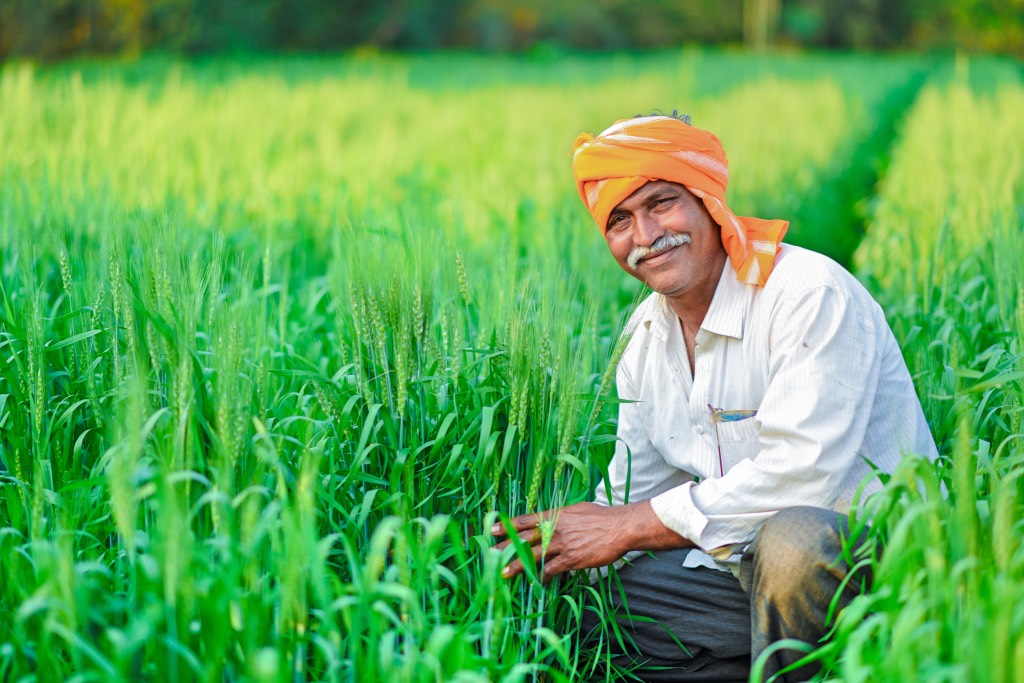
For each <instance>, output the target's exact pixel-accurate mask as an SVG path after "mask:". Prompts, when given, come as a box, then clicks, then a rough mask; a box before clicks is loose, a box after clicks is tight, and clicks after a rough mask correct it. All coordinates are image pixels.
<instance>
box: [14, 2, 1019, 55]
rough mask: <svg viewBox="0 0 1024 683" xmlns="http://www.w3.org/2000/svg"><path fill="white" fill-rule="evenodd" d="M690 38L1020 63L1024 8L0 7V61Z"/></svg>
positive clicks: (627, 44) (621, 45) (658, 42)
mask: <svg viewBox="0 0 1024 683" xmlns="http://www.w3.org/2000/svg"><path fill="white" fill-rule="evenodd" d="M686 42H699V43H705V44H723V43H740V42H746V43H748V44H752V45H755V46H764V45H769V44H783V45H797V46H807V47H819V48H854V49H868V50H873V49H901V50H902V49H909V50H921V49H926V50H928V49H948V48H958V49H965V50H971V51H985V52H998V53H1006V54H1014V55H1017V56H1024V0H645V1H644V2H643V3H638V2H635V1H634V0H0V58H4V57H10V56H27V57H34V58H38V59H45V60H51V59H61V58H65V57H70V56H73V55H80V54H127V55H133V54H138V53H140V52H144V51H148V50H160V51H170V52H176V53H182V54H201V53H211V52H239V51H322V50H344V49H349V48H354V47H362V46H370V47H380V48H385V49H395V50H427V49H437V48H451V47H457V48H470V49H481V50H495V51H508V50H513V51H521V50H529V49H531V48H534V47H537V46H548V47H557V48H582V49H636V48H656V47H663V46H668V45H678V44H680V43H686Z"/></svg>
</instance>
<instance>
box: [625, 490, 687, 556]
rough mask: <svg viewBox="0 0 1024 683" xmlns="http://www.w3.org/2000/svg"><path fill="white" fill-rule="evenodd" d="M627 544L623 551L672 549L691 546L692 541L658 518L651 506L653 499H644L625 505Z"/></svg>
mask: <svg viewBox="0 0 1024 683" xmlns="http://www.w3.org/2000/svg"><path fill="white" fill-rule="evenodd" d="M623 513H624V519H623V520H622V523H623V527H624V529H625V539H624V541H625V542H626V544H628V545H629V547H628V548H625V549H624V551H623V552H626V551H629V550H670V549H674V548H689V547H692V546H693V545H694V543H693V542H692V541H690V540H689V539H688V538H686V537H684V536H680V535H679V534H678V533H676V532H675V531H673V530H672V529H669V528H668V527H667V526H665V524H664V523H663V522H662V521H661V519H659V518H658V515H657V514H656V513H655V512H654V508H653V507H652V506H651V501H649V500H642V501H639V502H636V503H630V504H629V505H625V506H623Z"/></svg>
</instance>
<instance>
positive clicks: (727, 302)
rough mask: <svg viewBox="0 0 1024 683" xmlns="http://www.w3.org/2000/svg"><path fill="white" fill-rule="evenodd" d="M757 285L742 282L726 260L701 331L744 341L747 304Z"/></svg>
mask: <svg viewBox="0 0 1024 683" xmlns="http://www.w3.org/2000/svg"><path fill="white" fill-rule="evenodd" d="M754 288H755V285H750V284H747V283H745V282H740V280H739V279H738V278H737V277H736V270H735V269H734V268H733V267H732V263H731V262H730V261H729V259H726V260H725V267H724V268H722V277H721V278H719V280H718V287H716V288H715V296H714V297H712V299H711V306H710V307H709V308H708V312H707V314H706V315H705V316H704V322H703V323H701V325H700V326H701V329H705V330H707V331H708V332H711V333H712V334H719V335H722V336H725V337H734V338H736V339H743V323H744V320H745V317H746V312H747V308H748V306H747V304H748V302H749V301H750V297H751V296H753V293H754Z"/></svg>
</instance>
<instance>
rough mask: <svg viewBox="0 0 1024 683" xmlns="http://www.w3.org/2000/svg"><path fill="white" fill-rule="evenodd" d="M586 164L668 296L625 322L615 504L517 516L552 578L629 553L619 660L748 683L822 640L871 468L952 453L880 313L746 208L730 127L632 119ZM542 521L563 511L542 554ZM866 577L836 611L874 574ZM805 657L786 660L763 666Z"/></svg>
mask: <svg viewBox="0 0 1024 683" xmlns="http://www.w3.org/2000/svg"><path fill="white" fill-rule="evenodd" d="M573 169H574V173H575V177H576V182H577V187H578V189H579V193H580V197H581V198H582V199H583V202H584V204H585V205H586V207H587V209H588V211H589V212H590V214H591V215H592V216H593V218H594V220H595V222H596V223H597V227H598V228H599V229H600V230H601V232H602V234H603V235H604V237H605V239H606V240H607V242H608V247H609V249H610V250H611V253H612V255H613V256H614V258H615V259H616V261H617V262H618V263H619V265H620V266H622V268H623V269H625V270H626V272H628V273H630V274H631V275H633V276H634V277H636V278H637V279H639V280H641V281H642V282H644V283H645V284H646V285H647V286H648V287H650V288H651V289H652V290H653V293H652V294H651V295H650V296H649V297H648V298H647V299H646V300H645V301H644V302H643V303H642V304H641V305H640V306H639V307H638V309H637V311H636V312H635V313H634V315H633V316H632V318H631V321H630V324H629V326H628V329H627V334H629V335H631V336H630V338H629V342H628V345H627V347H626V350H625V353H624V354H623V357H622V360H621V362H620V363H619V367H618V373H617V384H618V394H619V397H620V398H621V399H624V400H625V401H626V402H624V403H622V404H621V407H620V411H619V423H618V437H619V441H618V443H617V446H616V451H615V456H614V458H613V460H612V463H611V466H610V468H609V477H608V481H607V483H606V485H603V486H601V487H599V490H598V491H597V494H596V497H597V502H596V503H581V504H578V505H573V506H570V507H566V508H562V509H560V510H553V511H546V512H541V513H537V514H527V515H522V516H520V517H517V518H515V519H513V520H512V526H513V528H514V531H515V533H517V534H518V535H519V536H520V537H521V538H523V539H526V540H528V541H529V542H531V543H532V544H533V546H534V556H535V558H536V559H537V560H538V562H539V561H540V560H541V559H543V563H544V564H543V566H544V572H545V574H546V575H547V576H552V575H555V574H559V573H562V572H565V571H570V570H575V569H585V568H593V567H602V566H605V565H609V564H612V563H614V562H616V561H618V560H620V559H623V558H625V560H626V563H625V564H624V565H623V566H622V567H621V568H620V570H619V571H618V579H619V581H620V582H621V586H622V588H623V590H624V592H625V595H626V598H627V605H628V614H629V615H630V617H629V618H624V619H625V621H624V625H625V626H626V627H627V630H628V632H629V634H630V636H631V640H632V642H631V643H630V646H629V647H628V648H627V649H626V650H625V651H623V652H621V653H619V655H618V656H619V658H620V660H621V661H619V662H617V664H620V665H623V666H632V665H642V667H643V668H641V669H640V670H639V671H637V672H636V673H637V675H638V676H640V677H641V678H642V679H643V680H650V681H658V680H664V681H745V680H747V677H748V676H749V672H750V667H751V662H752V661H753V660H755V659H756V658H757V657H758V655H759V654H760V653H761V652H762V651H764V650H765V649H766V648H767V647H768V646H769V645H770V644H771V643H773V642H776V641H778V640H782V639H786V638H793V639H797V640H801V641H804V642H806V643H811V644H814V643H817V642H819V640H820V639H821V638H822V637H823V636H824V634H825V632H826V628H827V624H826V616H827V614H828V608H829V603H830V601H831V600H832V598H833V596H835V595H836V593H837V592H838V591H839V589H840V587H841V586H843V582H844V579H846V578H847V576H846V575H847V572H848V567H847V565H846V564H845V563H844V562H843V561H842V560H841V559H840V555H841V552H842V538H843V536H844V534H845V532H846V524H847V518H846V516H845V514H844V513H845V512H846V511H847V510H848V508H849V505H850V501H851V498H852V497H853V495H854V492H855V491H856V489H857V487H858V485H859V484H860V482H861V481H862V480H863V479H864V477H865V475H867V474H869V472H870V469H871V465H872V464H873V465H874V466H875V467H877V468H879V469H881V470H883V471H888V472H891V471H892V470H893V468H894V467H895V465H896V463H897V462H898V461H899V459H900V458H901V457H902V456H903V454H905V453H909V452H915V453H922V454H926V455H929V456H931V457H934V456H935V444H934V441H933V439H932V437H931V434H930V432H929V429H928V425H927V423H926V422H925V419H924V416H923V413H922V411H921V406H920V403H919V402H918V399H917V396H916V394H915V392H914V387H913V384H912V382H911V378H910V375H909V373H908V372H907V368H906V365H905V364H904V362H903V358H902V355H901V354H900V350H899V348H898V346H897V343H896V340H895V338H894V337H893V335H892V332H891V331H890V329H889V326H888V324H887V323H886V321H885V317H884V315H883V313H882V311H881V309H880V308H879V306H878V305H877V304H876V303H875V302H874V300H873V299H872V298H871V296H870V295H869V294H868V293H867V291H866V290H865V289H864V288H863V287H862V286H861V285H860V284H859V283H858V282H857V280H856V279H854V278H853V277H852V276H851V275H850V274H849V273H848V272H846V271H845V270H844V269H843V268H842V267H840V266H839V265H837V264H836V263H835V262H833V261H831V260H829V259H828V258H826V257H824V256H821V255H819V254H816V253H813V252H810V251H807V250H804V249H800V248H798V247H793V246H790V245H784V244H782V242H781V240H782V237H783V235H784V234H785V232H786V229H787V227H788V223H786V222H785V221H766V220H761V219H757V218H749V217H739V216H736V215H735V214H734V213H733V212H732V211H731V210H730V209H729V207H728V205H727V204H726V202H725V190H726V186H727V184H728V165H727V162H726V158H725V153H724V151H723V150H722V146H721V144H720V143H719V141H718V139H717V138H716V137H715V136H714V135H712V134H711V133H709V132H707V131H705V130H701V129H699V128H696V127H693V126H690V125H689V122H688V121H683V120H680V119H677V118H674V117H669V116H649V117H636V118H633V119H628V120H625V121H620V122H618V123H616V124H615V125H613V126H612V127H610V128H608V129H607V130H605V131H604V132H603V133H601V134H600V135H599V136H597V137H596V138H595V137H593V136H591V135H588V134H584V135H581V136H580V137H579V138H578V139H577V140H576V145H575V154H574V160H573ZM541 519H553V520H555V528H554V532H553V535H552V537H551V540H550V542H549V543H548V545H547V547H546V549H544V550H542V548H541V544H540V533H539V531H538V529H537V525H538V522H539V521H540V520H541ZM493 533H494V534H495V535H496V536H499V537H500V536H503V535H504V534H505V529H504V528H503V527H500V526H496V527H495V529H494V530H493ZM508 542H509V541H507V540H506V541H504V542H503V543H501V544H499V547H503V546H504V545H506V544H507V543H508ZM636 551H653V552H647V553H643V552H636ZM542 554H543V558H542ZM521 571H522V565H521V564H520V563H519V561H518V560H513V561H512V563H510V564H509V566H508V567H507V568H506V570H505V573H506V576H514V575H516V574H518V573H519V572H521ZM853 578H854V580H851V581H849V582H848V583H847V584H846V587H845V589H844V591H843V594H842V595H841V596H840V605H845V604H846V603H847V602H848V601H849V600H850V599H851V598H852V597H853V596H854V595H855V594H856V593H857V592H858V591H859V587H860V586H861V585H862V584H863V582H864V581H865V580H866V578H865V577H853ZM611 593H612V594H613V595H616V596H617V595H619V594H620V592H619V591H618V590H615V591H612V592H611ZM681 645H682V647H681ZM800 656H801V653H800V652H798V651H795V650H785V649H784V650H780V651H778V652H777V653H776V654H774V655H773V656H771V657H770V659H769V661H768V666H767V669H766V676H767V675H771V674H772V673H775V672H777V671H779V670H780V669H782V668H785V667H786V666H788V665H790V664H792V663H794V662H795V661H796V660H797V659H799V657H800ZM813 673H814V670H813V667H808V666H805V667H803V668H802V669H799V670H795V671H791V672H789V673H788V674H785V675H784V677H783V678H784V680H805V679H806V678H807V677H809V676H810V675H812V674H813Z"/></svg>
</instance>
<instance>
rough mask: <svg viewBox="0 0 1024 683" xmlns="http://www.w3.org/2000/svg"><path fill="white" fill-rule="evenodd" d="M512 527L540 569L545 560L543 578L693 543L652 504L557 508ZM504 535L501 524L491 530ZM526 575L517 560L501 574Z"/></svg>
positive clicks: (520, 520) (519, 520) (524, 518)
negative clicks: (546, 527) (547, 532)
mask: <svg viewBox="0 0 1024 683" xmlns="http://www.w3.org/2000/svg"><path fill="white" fill-rule="evenodd" d="M545 520H547V521H549V522H550V523H552V524H553V525H554V530H553V532H552V535H551V541H550V542H549V543H548V546H547V549H546V552H545V549H543V548H542V547H541V541H542V539H541V536H542V534H541V530H540V524H541V523H542V522H543V521H545ZM510 526H511V527H512V530H513V531H514V532H515V533H516V534H517V535H518V536H519V538H521V539H522V540H524V541H528V542H529V543H530V545H532V546H533V559H534V561H535V562H537V566H538V567H540V566H541V560H542V558H543V562H544V564H543V569H544V574H543V577H544V579H545V580H546V579H549V578H550V577H552V576H554V575H556V574H561V573H563V572H567V571H570V570H573V569H590V568H592V567H603V566H605V565H608V564H611V563H612V562H615V561H616V560H618V559H619V558H620V557H622V556H623V555H625V554H626V553H627V552H628V551H630V550H669V549H672V548H688V547H690V546H692V545H693V543H692V542H690V541H689V540H687V539H685V538H683V537H682V536H680V535H679V534H677V533H676V532H674V531H672V530H671V529H669V528H668V527H667V526H665V525H664V524H662V522H661V520H660V519H658V516H657V515H656V514H654V510H653V509H652V508H651V501H649V500H643V501H640V502H637V503H630V504H628V505H616V506H612V507H608V506H604V505H597V504H595V503H577V504H576V505H570V506H568V507H564V508H559V509H557V510H550V511H547V512H540V513H536V514H528V515H520V516H518V517H515V518H513V519H512V520H510ZM505 532H506V530H505V527H503V526H502V525H501V524H495V525H494V526H493V527H492V528H491V534H493V535H494V536H498V537H501V536H505V535H506V533H505ZM511 542H512V541H511V540H506V541H502V542H501V543H499V544H498V545H497V546H495V548H496V549H498V550H501V549H503V548H505V547H506V546H508V545H509V544H510V543H511ZM522 571H523V564H522V562H521V561H520V560H519V559H518V558H517V559H514V560H512V561H511V562H510V563H509V564H508V566H507V567H505V569H504V571H503V572H502V576H504V577H506V578H511V577H513V576H515V575H516V574H519V573H521V572H522Z"/></svg>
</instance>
